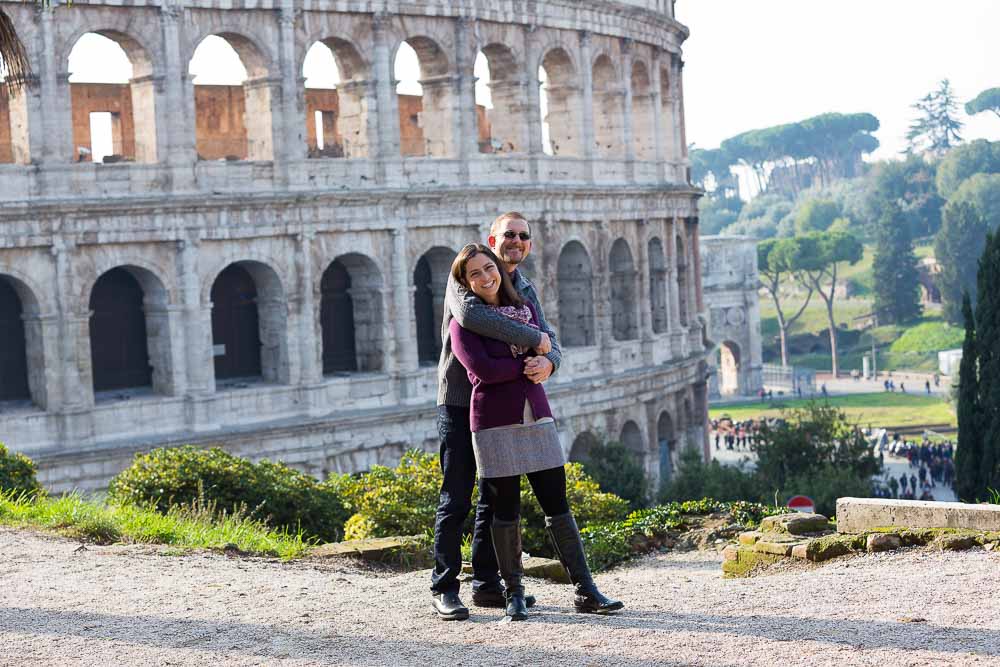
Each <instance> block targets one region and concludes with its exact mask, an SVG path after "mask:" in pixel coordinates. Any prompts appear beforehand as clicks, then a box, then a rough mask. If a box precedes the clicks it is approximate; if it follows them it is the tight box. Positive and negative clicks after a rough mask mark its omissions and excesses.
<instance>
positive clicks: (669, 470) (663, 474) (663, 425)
mask: <svg viewBox="0 0 1000 667" xmlns="http://www.w3.org/2000/svg"><path fill="white" fill-rule="evenodd" d="M656 442H657V447H658V451H659V455H660V484H665V483H666V482H668V481H670V478H671V477H673V474H674V470H675V469H676V464H677V461H676V455H677V434H676V432H675V431H674V420H673V419H672V418H671V417H670V413H669V412H668V411H667V410H664V411H663V412H661V413H660V416H659V418H658V419H657V420H656Z"/></svg>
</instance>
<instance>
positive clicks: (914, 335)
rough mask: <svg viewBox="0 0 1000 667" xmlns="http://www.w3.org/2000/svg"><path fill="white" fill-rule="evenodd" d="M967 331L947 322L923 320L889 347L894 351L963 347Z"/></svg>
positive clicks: (936, 350) (932, 350)
mask: <svg viewBox="0 0 1000 667" xmlns="http://www.w3.org/2000/svg"><path fill="white" fill-rule="evenodd" d="M964 339H965V331H963V330H962V328H961V327H953V326H951V325H949V324H947V323H945V322H923V323H922V324H918V325H917V326H915V327H910V328H909V329H906V331H904V332H903V335H902V336H900V337H899V338H898V339H896V341H895V342H893V344H892V346H891V347H890V348H889V349H890V350H891V351H892V352H893V353H896V354H899V353H907V352H938V351H940V350H954V349H955V348H959V347H962V341H963V340H964Z"/></svg>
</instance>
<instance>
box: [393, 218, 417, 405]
mask: <svg viewBox="0 0 1000 667" xmlns="http://www.w3.org/2000/svg"><path fill="white" fill-rule="evenodd" d="M397 225H398V226H397V227H396V228H395V229H393V230H392V250H393V256H394V257H398V258H401V259H402V258H404V257H406V256H407V250H408V234H407V231H406V227H405V225H404V224H403V222H402V221H397ZM392 281H393V285H392V286H393V295H392V310H393V317H392V322H393V325H394V330H393V334H394V336H393V338H394V341H393V343H394V345H393V346H390V345H386V346H385V349H386V356H387V357H388V354H389V350H390V348H393V347H394V349H393V350H392V351H393V361H395V369H396V378H397V379H396V381H397V383H398V384H399V393H400V398H402V399H403V400H404V401H405V400H407V399H413V398H415V397H417V384H416V379H415V376H416V374H417V373H418V372H419V370H420V360H419V358H418V357H417V323H416V319H415V318H414V312H413V294H414V292H415V291H416V288H415V287H414V286H413V284H412V272H410V271H409V270H408V267H406V266H403V267H400V268H399V269H398V270H396V271H393V272H392ZM387 361H388V358H387ZM389 367H390V366H389V364H388V363H387V364H386V368H389Z"/></svg>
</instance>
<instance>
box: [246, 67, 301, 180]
mask: <svg viewBox="0 0 1000 667" xmlns="http://www.w3.org/2000/svg"><path fill="white" fill-rule="evenodd" d="M281 85H282V82H281V79H280V78H278V77H274V76H262V77H258V78H256V79H247V80H246V81H244V82H243V97H244V104H245V110H244V112H243V116H244V119H245V120H244V123H245V125H246V129H247V157H246V159H247V160H259V161H264V162H267V161H271V160H274V159H275V158H276V157H277V156H276V155H275V148H277V149H278V150H279V151H282V150H284V148H283V147H282V144H283V143H284V138H283V137H282V130H281V127H282V123H283V121H282V117H281V114H282V108H281ZM295 120H296V121H298V120H301V119H300V118H299V116H298V115H296V116H295ZM279 159H280V158H279ZM279 171H280V170H279Z"/></svg>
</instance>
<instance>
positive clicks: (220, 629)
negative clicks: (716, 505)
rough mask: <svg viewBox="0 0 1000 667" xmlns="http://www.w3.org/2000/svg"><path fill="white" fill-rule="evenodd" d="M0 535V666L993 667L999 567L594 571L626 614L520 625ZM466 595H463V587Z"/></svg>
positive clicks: (566, 602) (536, 585) (912, 554)
mask: <svg viewBox="0 0 1000 667" xmlns="http://www.w3.org/2000/svg"><path fill="white" fill-rule="evenodd" d="M78 546H79V544H78V543H76V542H72V541H68V540H64V539H61V538H57V537H51V536H46V535H41V534H38V533H33V532H26V531H16V530H11V529H3V528H0V572H2V573H3V574H2V577H3V585H2V587H0V665H4V666H6V665H18V666H21V665H102V666H105V665H129V666H131V665H199V666H201V665H210V666H212V667H222V666H228V665H426V664H442V665H449V666H450V665H494V664H515V663H524V664H547V665H548V664H551V665H616V666H617V665H782V666H783V667H785V666H790V665H817V664H823V665H879V666H884V665H892V666H893V667H901V666H903V665H927V664H935V665H942V664H949V665H951V664H963V665H965V664H983V665H985V664H998V663H1000V578H998V577H997V574H996V573H997V570H998V566H1000V554H996V553H990V552H986V551H983V550H974V551H969V552H964V553H947V554H945V553H937V552H930V551H926V550H909V551H904V552H899V553H896V554H871V555H861V556H854V557H849V558H846V559H841V560H838V561H833V562H831V563H828V564H825V565H823V566H819V567H816V566H805V565H803V566H801V567H785V568H782V569H781V570H780V571H775V572H772V573H770V574H767V575H765V576H760V577H755V578H753V579H747V580H724V579H722V578H721V576H720V556H719V555H718V554H717V553H715V552H713V551H709V552H688V553H674V554H662V555H657V556H651V557H648V558H645V559H642V560H638V561H635V562H633V563H630V564H629V565H627V566H625V567H621V568H617V569H615V570H613V571H611V572H608V573H605V574H602V575H601V576H600V577H599V578H598V582H599V584H600V585H601V587H602V588H603V589H604V590H605V591H606V592H607V593H608V594H611V595H614V596H616V597H619V598H621V599H622V600H624V601H625V602H626V604H627V607H626V609H625V610H624V611H623V612H622V613H620V614H618V615H616V616H608V617H594V616H586V615H579V614H575V613H573V611H572V605H571V589H570V588H569V587H568V586H561V585H558V584H550V583H547V582H542V581H537V580H530V581H529V589H530V592H533V593H534V594H536V595H537V596H538V598H539V604H538V606H537V607H536V608H535V610H534V614H533V616H532V617H531V619H529V620H528V621H527V622H525V623H516V624H511V623H501V622H499V621H500V620H501V617H500V614H499V612H498V611H497V610H477V609H475V608H474V609H473V616H472V618H471V619H470V620H469V621H466V622H448V623H446V622H442V621H439V620H437V619H436V618H435V617H434V616H433V614H432V613H431V608H430V594H429V590H428V583H429V576H428V572H427V571H421V572H412V573H398V572H391V571H386V570H372V569H370V568H365V567H362V566H359V565H357V564H355V563H339V564H332V563H328V562H308V561H306V562H296V563H287V564H285V563H280V562H274V561H268V560H263V559H244V558H230V557H227V556H224V555H217V554H208V553H194V554H187V555H177V552H176V550H171V549H166V548H162V547H140V546H116V547H97V546H89V547H87V548H86V550H80V551H77V548H78ZM466 593H468V590H466Z"/></svg>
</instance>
